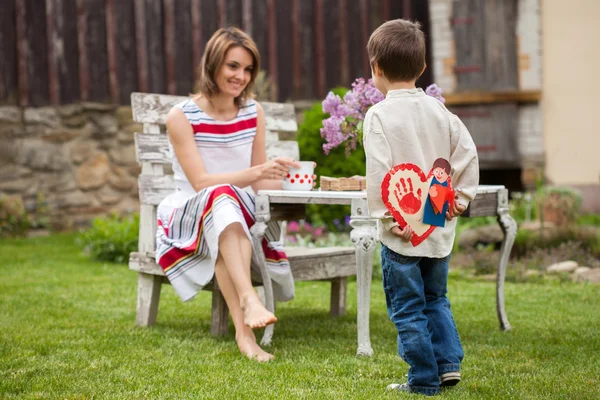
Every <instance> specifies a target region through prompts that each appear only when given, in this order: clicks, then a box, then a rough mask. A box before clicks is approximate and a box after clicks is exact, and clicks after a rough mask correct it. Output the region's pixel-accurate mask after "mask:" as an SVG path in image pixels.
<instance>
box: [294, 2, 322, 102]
mask: <svg viewBox="0 0 600 400" xmlns="http://www.w3.org/2000/svg"><path fill="white" fill-rule="evenodd" d="M298 3H299V8H300V10H299V12H300V15H299V19H300V21H299V25H300V33H299V37H298V41H299V45H300V50H301V53H300V59H299V60H298V61H294V62H295V63H297V64H298V68H299V69H300V77H301V78H300V79H301V81H300V82H299V83H298V86H299V87H300V91H299V92H298V93H299V94H298V95H297V97H296V98H300V99H314V98H316V97H317V94H316V93H317V90H316V87H315V85H316V84H315V78H314V75H315V73H314V71H315V56H314V53H315V47H314V46H315V39H314V31H313V22H314V21H313V20H314V18H313V2H311V1H300V0H298Z"/></svg>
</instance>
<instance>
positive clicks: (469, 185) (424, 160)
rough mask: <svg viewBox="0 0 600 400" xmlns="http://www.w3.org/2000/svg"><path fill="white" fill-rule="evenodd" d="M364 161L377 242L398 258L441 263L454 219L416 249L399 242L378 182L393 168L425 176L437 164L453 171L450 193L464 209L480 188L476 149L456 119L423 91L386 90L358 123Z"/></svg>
mask: <svg viewBox="0 0 600 400" xmlns="http://www.w3.org/2000/svg"><path fill="white" fill-rule="evenodd" d="M363 144H364V149H365V154H366V159H367V201H368V206H369V212H370V214H371V216H372V217H374V218H377V219H378V222H377V232H378V236H379V240H380V241H381V242H382V243H383V244H384V245H386V246H387V247H389V248H390V249H391V250H393V251H394V252H396V253H398V254H402V255H405V256H414V257H432V258H442V257H446V256H447V255H448V254H450V252H451V251H452V245H453V243H454V231H455V228H456V218H454V219H453V220H452V221H446V225H445V226H444V227H436V228H435V230H433V232H431V234H430V235H429V236H428V237H427V239H425V240H424V241H423V242H421V243H420V244H419V245H417V246H413V245H412V243H410V242H404V241H402V239H400V238H399V237H397V236H395V235H394V234H393V233H392V232H391V231H390V230H391V228H392V227H394V226H396V225H398V224H397V223H396V222H395V221H394V219H393V218H392V217H391V216H390V213H389V212H388V209H387V208H386V206H385V205H384V203H383V200H382V199H381V182H382V181H383V178H384V177H385V175H386V174H387V173H388V171H389V170H390V169H391V168H392V167H393V166H395V165H398V164H403V163H412V164H415V165H416V166H418V167H419V168H421V169H422V170H423V172H424V173H425V174H426V175H427V174H428V173H429V171H430V169H431V167H432V166H433V162H434V161H435V160H436V159H437V158H440V157H441V158H445V159H446V160H448V161H449V162H450V165H451V166H452V171H453V172H452V174H451V177H452V187H453V188H454V190H455V191H456V194H457V195H458V197H459V198H458V201H459V202H460V203H462V204H463V205H465V206H468V204H469V202H470V201H471V200H473V198H474V197H475V194H476V193H477V186H478V184H479V160H478V158H477V149H476V147H475V143H473V139H472V138H471V135H470V134H469V131H468V130H467V128H466V127H465V126H464V124H463V123H462V121H460V119H459V118H458V117H457V116H456V115H454V114H452V113H451V112H450V111H448V110H447V109H446V107H445V106H444V105H443V104H442V103H441V102H440V101H439V100H437V99H435V98H433V97H431V96H427V95H426V94H425V92H423V90H422V89H399V90H391V91H389V92H388V93H387V95H386V98H385V99H384V100H383V101H381V102H379V103H377V104H376V105H374V106H373V107H371V108H370V109H369V111H368V112H367V115H366V116H365V120H364V123H363Z"/></svg>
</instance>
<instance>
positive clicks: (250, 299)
mask: <svg viewBox="0 0 600 400" xmlns="http://www.w3.org/2000/svg"><path fill="white" fill-rule="evenodd" d="M242 310H243V311H244V323H245V324H246V325H248V326H249V327H250V328H252V329H256V328H264V327H265V326H267V325H271V324H274V323H275V322H277V317H275V315H273V313H272V312H270V311H269V310H267V309H266V308H265V306H263V304H262V303H261V302H260V299H259V298H258V296H256V295H254V296H252V295H250V296H246V297H245V298H244V299H242Z"/></svg>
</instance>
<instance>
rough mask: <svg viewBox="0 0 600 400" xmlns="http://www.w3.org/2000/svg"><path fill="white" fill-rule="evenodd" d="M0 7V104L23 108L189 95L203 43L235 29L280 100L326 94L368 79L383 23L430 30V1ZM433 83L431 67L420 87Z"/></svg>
mask: <svg viewBox="0 0 600 400" xmlns="http://www.w3.org/2000/svg"><path fill="white" fill-rule="evenodd" d="M0 2H1V3H2V12H1V13H0V104H15V105H21V106H42V105H49V104H53V105H54V104H69V103H76V102H79V101H94V102H108V103H115V104H129V101H130V100H129V95H130V93H131V92H133V91H142V92H157V93H168V94H180V95H185V94H187V93H189V92H190V91H191V90H192V88H193V83H194V70H195V66H197V65H198V63H199V61H200V57H201V54H202V51H203V48H204V45H205V43H206V41H207V40H208V38H209V37H210V36H211V34H212V33H213V32H214V31H215V30H216V29H218V28H219V27H222V26H229V25H235V26H239V27H241V28H242V29H244V30H246V31H247V32H249V33H250V34H251V35H252V36H253V38H254V39H255V40H256V42H257V45H258V47H259V50H260V53H261V58H262V66H263V68H264V69H265V70H266V71H267V73H268V75H269V77H270V79H271V80H272V82H274V83H275V84H274V85H273V93H272V94H273V97H274V98H275V99H277V100H279V101H285V100H289V99H314V98H322V97H323V96H324V95H325V94H326V92H327V91H328V90H329V89H330V88H332V87H335V86H338V85H344V86H349V84H350V83H351V82H352V81H353V80H354V79H355V78H356V77H359V76H363V77H366V76H369V75H370V71H369V65H368V60H367V55H366V49H365V46H366V43H367V40H368V37H369V35H370V33H371V32H372V31H373V29H375V28H376V27H377V26H378V25H379V24H380V23H381V22H383V21H385V20H389V19H394V18H399V17H406V18H411V19H416V20H419V21H421V22H422V23H423V25H424V29H425V31H426V32H428V30H429V23H428V6H427V3H428V2H427V1H424V0H0ZM428 36H429V35H428ZM428 64H429V65H432V63H431V62H429V63H428ZM430 81H431V70H430V69H428V70H427V73H426V75H425V76H424V77H422V81H421V83H422V84H426V83H429V82H430Z"/></svg>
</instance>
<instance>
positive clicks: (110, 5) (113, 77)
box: [105, 0, 121, 104]
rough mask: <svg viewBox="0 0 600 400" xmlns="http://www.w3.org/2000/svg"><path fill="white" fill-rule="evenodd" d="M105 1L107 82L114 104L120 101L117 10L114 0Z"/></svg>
mask: <svg viewBox="0 0 600 400" xmlns="http://www.w3.org/2000/svg"><path fill="white" fill-rule="evenodd" d="M105 1H106V3H105V4H106V51H107V56H108V82H109V88H110V97H111V99H112V101H113V103H114V104H119V102H120V101H121V87H120V85H119V70H118V63H119V60H118V56H117V42H118V41H119V38H118V37H117V11H116V5H115V0H105Z"/></svg>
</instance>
